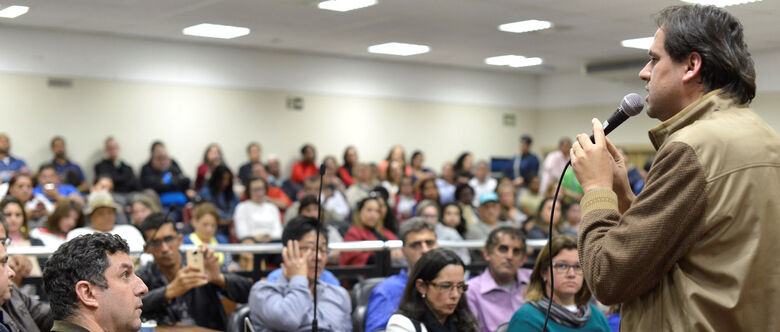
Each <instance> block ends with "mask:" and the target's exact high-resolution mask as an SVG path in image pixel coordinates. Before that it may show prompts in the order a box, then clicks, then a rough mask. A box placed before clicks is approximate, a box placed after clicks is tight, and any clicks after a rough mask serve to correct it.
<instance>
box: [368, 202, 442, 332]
mask: <svg viewBox="0 0 780 332" xmlns="http://www.w3.org/2000/svg"><path fill="white" fill-rule="evenodd" d="M399 237H400V238H401V241H403V247H402V249H401V250H402V251H403V255H404V258H405V259H406V263H407V267H406V268H404V269H401V271H400V272H399V273H398V274H396V275H392V276H389V277H387V278H386V279H385V280H383V281H382V282H380V283H379V284H377V285H376V287H374V289H373V290H372V291H371V295H369V297H368V306H367V307H366V327H365V331H366V332H373V331H377V330H384V328H385V326H387V321H388V320H389V319H390V316H392V315H393V313H395V312H396V311H397V310H398V303H399V302H400V301H401V296H402V295H403V291H404V286H406V283H407V280H408V279H409V276H408V271H411V270H413V269H414V265H415V263H417V261H418V260H419V259H420V257H421V256H422V255H423V254H425V253H426V252H428V251H430V250H432V249H435V248H438V247H439V245H438V243H437V241H436V234H435V233H434V228H433V225H431V224H430V223H428V222H427V221H425V220H423V219H422V218H418V217H415V218H412V219H410V220H409V221H408V222H406V223H404V224H403V225H402V226H401V230H400V234H399Z"/></svg>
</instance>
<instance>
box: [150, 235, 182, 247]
mask: <svg viewBox="0 0 780 332" xmlns="http://www.w3.org/2000/svg"><path fill="white" fill-rule="evenodd" d="M176 240H177V237H176V236H174V235H169V236H166V237H164V238H162V239H155V240H149V241H148V242H146V245H147V246H149V248H151V249H160V247H162V244H163V242H165V243H166V244H167V245H169V246H170V245H172V244H173V243H174V242H175V241H176Z"/></svg>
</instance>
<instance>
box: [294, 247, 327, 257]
mask: <svg viewBox="0 0 780 332" xmlns="http://www.w3.org/2000/svg"><path fill="white" fill-rule="evenodd" d="M298 248H299V249H301V252H303V253H308V252H312V251H314V246H303V245H302V246H299V247H298ZM320 254H321V255H328V254H330V249H328V247H325V246H320Z"/></svg>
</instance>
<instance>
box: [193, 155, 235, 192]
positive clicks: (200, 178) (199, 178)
mask: <svg viewBox="0 0 780 332" xmlns="http://www.w3.org/2000/svg"><path fill="white" fill-rule="evenodd" d="M224 165H225V162H224V157H223V156H222V149H220V148H219V145H217V144H216V143H211V144H209V146H207V147H206V151H205V152H203V162H201V164H200V165H198V169H197V171H196V174H197V175H196V177H195V191H199V190H201V189H202V188H203V186H204V185H205V184H206V181H208V180H209V178H211V173H212V172H214V169H216V168H217V166H224ZM231 175H232V173H231Z"/></svg>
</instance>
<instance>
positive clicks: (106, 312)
mask: <svg viewBox="0 0 780 332" xmlns="http://www.w3.org/2000/svg"><path fill="white" fill-rule="evenodd" d="M129 252H130V248H129V247H128V246H127V242H125V240H122V238H121V237H119V236H118V235H112V234H105V233H95V234H87V235H82V236H79V237H77V238H75V239H73V240H71V241H69V242H66V243H64V244H63V245H62V246H60V247H59V249H57V251H56V252H54V254H53V255H52V256H51V258H49V260H48V261H47V262H46V267H45V268H44V270H43V285H44V288H45V290H46V294H48V295H49V300H50V303H51V311H52V312H53V313H54V319H55V321H54V326H53V327H52V329H51V330H52V331H58V332H71V331H89V332H102V331H114V332H125V331H127V332H129V331H138V329H140V328H141V296H143V295H144V294H146V292H147V288H146V285H144V282H143V281H141V279H140V278H138V276H136V275H135V271H134V270H133V261H132V260H131V259H130V255H129Z"/></svg>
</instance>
